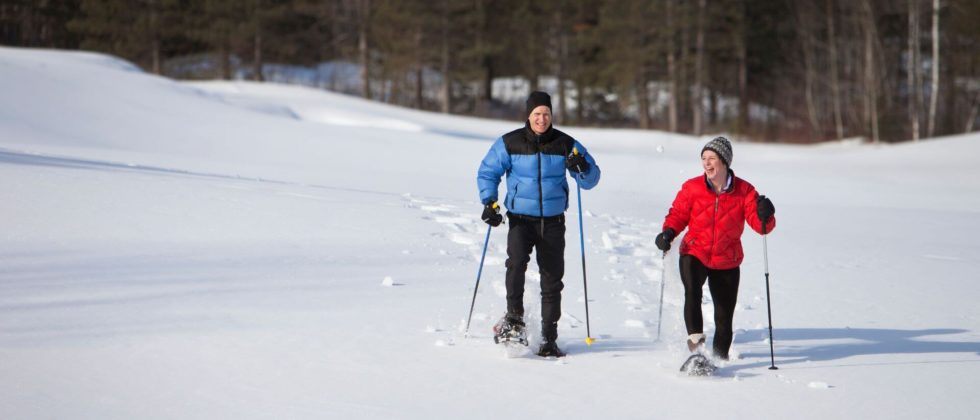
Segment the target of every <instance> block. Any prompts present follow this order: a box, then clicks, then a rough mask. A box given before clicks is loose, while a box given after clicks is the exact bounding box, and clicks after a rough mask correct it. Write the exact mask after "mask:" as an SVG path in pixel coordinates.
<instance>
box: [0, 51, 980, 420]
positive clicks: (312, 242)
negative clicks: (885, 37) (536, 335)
mask: <svg viewBox="0 0 980 420" xmlns="http://www.w3.org/2000/svg"><path fill="white" fill-rule="evenodd" d="M0 92H3V95H2V96H0V203H3V204H2V205H0V413H2V415H0V417H3V418H5V419H6V418H11V419H33V418H93V419H95V418H97V419H113V418H118V419H131V418H208V419H213V418H236V419H238V418H407V419H429V418H463V417H466V418H498V417H499V416H500V415H502V414H505V415H516V416H517V417H519V418H525V417H526V418H587V417H593V418H733V419H758V418H794V419H798V418H804V419H807V418H814V419H817V418H828V417H833V418H849V419H850V418H853V419H859V418H908V419H913V418H914V419H918V418H949V419H956V418H962V419H966V418H973V417H974V416H973V414H972V413H975V412H976V410H977V409H978V408H980V403H978V402H977V401H976V400H974V399H973V398H972V397H971V396H972V394H973V390H974V389H975V386H976V385H977V380H976V379H975V378H976V377H978V374H980V306H978V305H976V304H975V302H974V301H975V299H976V297H977V296H980V283H978V282H977V281H975V279H973V278H972V275H973V273H976V272H977V271H978V269H980V257H978V255H980V243H978V241H977V239H976V237H977V235H978V234H980V218H978V213H980V185H978V184H976V183H972V182H970V180H972V179H976V178H977V177H978V176H980V169H978V166H977V165H976V164H975V163H974V161H975V159H976V156H980V136H978V135H969V136H961V137H952V138H944V139H935V140H930V141H923V142H920V143H918V144H904V145H895V146H868V145H859V144H851V143H840V144H828V145H821V146H810V147H801V146H785V145H758V144H744V143H736V144H735V157H734V162H733V163H734V164H733V167H734V169H735V171H736V172H737V173H738V175H740V176H742V177H744V178H746V179H748V180H749V181H750V182H752V183H753V184H754V185H755V186H756V187H757V188H758V189H759V190H760V191H761V192H763V193H764V194H767V195H768V196H770V197H771V198H772V199H773V201H774V202H775V205H776V208H777V215H778V217H779V227H778V228H777V230H776V232H774V233H773V234H771V235H770V236H769V237H768V243H767V245H768V257H769V271H770V279H771V286H772V311H773V318H774V326H775V332H774V334H775V350H776V364H777V365H778V366H779V367H780V369H779V370H778V371H770V370H768V369H766V368H767V367H769V365H770V362H769V344H768V342H767V341H766V338H767V330H766V324H767V318H766V300H765V297H766V294H765V284H764V268H763V255H762V253H763V249H762V248H763V247H762V239H761V238H760V237H759V236H758V235H755V234H754V233H751V232H747V233H746V234H745V236H744V237H743V243H744V244H745V249H746V260H745V263H744V264H743V266H742V283H741V289H740V295H739V306H738V309H737V312H736V315H735V327H736V329H737V332H736V338H735V345H734V348H733V350H734V352H735V353H736V354H737V355H738V357H737V358H735V359H734V360H732V361H731V362H729V363H728V364H727V365H725V366H723V367H722V368H721V370H720V372H719V375H718V376H717V377H714V378H709V379H691V378H686V377H681V376H679V375H678V374H677V372H676V369H677V367H678V365H679V363H680V362H681V361H682V360H683V358H684V357H685V352H686V350H684V349H683V348H682V347H683V340H684V336H685V333H684V326H683V320H682V317H681V305H682V288H681V285H680V283H679V280H678V275H677V269H676V258H677V256H676V253H675V252H672V253H670V254H668V255H667V257H666V261H661V258H660V256H659V253H658V252H656V249H655V248H654V246H653V236H654V235H656V233H657V232H658V231H659V226H660V224H661V222H662V218H663V215H664V214H665V213H666V210H667V208H668V207H669V204H670V201H671V200H672V199H673V196H674V194H675V193H676V190H677V188H679V186H680V184H681V182H683V180H685V179H687V178H690V177H693V176H696V175H698V174H699V173H700V171H699V162H698V152H699V151H700V148H701V146H702V145H703V144H704V142H705V139H697V138H691V137H687V136H680V135H668V134H664V133H656V132H645V131H633V130H601V129H583V128H575V127H560V128H562V129H564V130H565V131H567V132H569V133H570V134H572V135H573V136H575V137H576V138H578V139H579V140H580V141H582V142H583V143H584V144H586V145H587V146H588V147H589V149H590V151H591V152H592V153H593V154H594V155H595V156H596V159H597V160H598V162H599V165H600V166H601V167H602V169H603V179H602V181H601V182H600V185H599V186H598V187H597V188H596V189H594V190H592V191H588V192H586V193H585V194H583V197H582V199H583V206H584V208H585V209H586V210H587V211H586V214H585V215H584V219H585V232H586V248H587V249H586V258H587V259H588V268H589V272H588V280H589V283H588V285H589V298H590V302H589V311H590V320H589V321H590V326H591V331H592V335H593V336H594V337H596V338H597V339H598V340H597V342H596V343H595V344H594V345H593V346H591V347H588V346H586V345H585V343H584V341H583V339H584V338H585V336H586V333H585V329H586V327H585V312H584V301H583V288H582V277H581V267H580V265H579V259H580V256H579V247H578V233H577V232H578V226H577V217H578V214H577V212H576V211H575V209H574V207H573V208H572V209H571V211H570V212H569V213H568V214H569V216H570V218H569V219H570V221H569V225H568V227H569V229H568V236H567V244H568V245H567V248H566V262H567V265H566V277H565V283H566V289H565V292H564V302H565V305H564V311H565V314H564V316H563V318H562V322H561V323H560V326H559V335H560V337H559V344H561V345H562V346H563V348H564V349H566V350H567V351H568V352H569V353H570V355H569V356H568V357H567V358H565V359H561V360H557V361H556V360H548V359H539V358H537V357H534V356H527V357H521V358H514V359H508V358H506V357H504V355H503V354H502V351H501V350H500V349H499V348H497V347H495V346H494V345H493V344H492V340H491V339H490V334H489V328H490V325H491V324H492V323H493V321H495V320H496V318H497V317H499V316H500V315H501V314H502V312H503V310H504V298H503V293H504V292H503V272H504V267H503V261H504V259H505V257H506V253H505V238H506V233H505V229H495V230H493V231H492V232H491V236H490V247H489V251H488V254H487V262H486V267H485V269H484V274H483V278H482V281H481V285H480V289H479V293H478V296H477V300H476V310H475V313H474V319H473V324H472V326H471V331H470V336H469V337H468V338H467V337H464V336H463V334H462V331H461V327H462V325H463V324H464V323H465V318H466V315H467V311H468V309H469V303H470V298H471V297H472V293H473V287H474V282H475V278H476V270H477V264H478V262H479V258H480V251H481V248H482V245H483V239H484V237H485V235H486V232H487V230H486V229H487V228H486V225H484V224H482V223H481V222H480V221H479V219H478V216H479V211H480V205H479V203H478V202H477V192H476V185H475V172H476V169H477V166H478V163H479V160H480V159H481V158H482V157H483V155H484V153H486V150H487V148H489V146H490V144H491V142H492V141H493V140H494V138H495V137H496V136H499V135H500V134H502V133H504V132H506V131H509V130H511V129H513V128H516V127H518V126H519V125H520V124H521V123H520V122H516V121H490V120H482V119H474V118H462V117H454V116H446V115H438V114H431V113H422V112H418V111H413V110H405V109H399V108H393V107H388V106H385V105H382V104H377V103H371V102H367V101H363V100H360V99H356V98H351V97H347V96H342V95H336V94H330V93H327V92H322V91H317V90H311V89H306V88H298V87H289V86H281V85H275V84H253V83H244V82H234V83H231V82H207V83H178V82H174V81H171V80H168V79H163V78H159V77H154V76H151V75H146V74H144V73H142V72H140V71H138V70H136V69H134V68H133V66H131V65H129V64H127V63H125V62H122V61H120V60H118V59H114V58H111V57H107V56H103V55H97V54H89V53H77V52H57V51H39V50H25V49H10V48H0ZM573 199H574V198H573ZM531 271H532V273H529V281H528V289H529V290H528V293H527V301H526V303H527V307H528V313H529V314H534V313H535V312H536V311H537V308H538V304H537V302H536V299H535V298H534V297H535V296H536V294H537V290H536V287H537V283H536V280H537V277H536V274H534V273H533V271H534V270H533V269H532V270H531ZM662 273H666V278H665V280H666V284H664V286H665V290H666V293H665V297H664V308H663V313H664V318H663V320H662V336H661V340H659V341H657V340H656V338H657V325H658V311H657V309H658V302H659V297H660V296H659V293H660V286H661V280H663V279H664V278H663V275H662ZM704 308H705V318H706V319H710V316H711V305H710V302H705V306H704ZM534 321H535V320H532V322H534ZM706 324H707V326H708V328H709V335H710V325H711V323H710V322H708V323H706ZM502 407H507V408H506V409H504V408H502Z"/></svg>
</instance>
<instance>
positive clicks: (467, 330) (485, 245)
mask: <svg viewBox="0 0 980 420" xmlns="http://www.w3.org/2000/svg"><path fill="white" fill-rule="evenodd" d="M495 205H496V204H495ZM491 230H493V226H487V238H486V239H484V240H483V256H482V257H480V268H479V269H478V270H477V271H476V286H474V287H473V300H472V301H470V315H469V316H467V317H466V330H465V331H464V332H463V337H466V336H468V335H469V333H470V320H471V319H473V306H474V305H476V291H477V290H479V289H480V275H482V274H483V260H485V259H486V258H487V245H488V244H490V231H491Z"/></svg>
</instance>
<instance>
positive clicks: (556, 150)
mask: <svg viewBox="0 0 980 420" xmlns="http://www.w3.org/2000/svg"><path fill="white" fill-rule="evenodd" d="M536 137H537V136H535V135H534V134H532V133H531V130H530V129H529V128H527V127H526V126H525V127H524V128H518V129H516V130H514V131H511V132H509V133H507V134H504V135H503V139H504V146H506V148H507V153H509V154H511V155H533V154H536V153H538V152H539V151H540V152H541V153H544V154H546V155H561V156H567V155H569V154H571V153H572V147H574V146H575V140H574V139H572V138H571V137H570V136H569V135H568V134H565V133H563V132H561V131H559V130H556V129H555V128H553V127H552V128H551V130H548V132H547V133H545V134H543V135H542V136H540V139H541V140H540V141H541V145H540V148H539V147H538V144H537V143H538V139H537V138H536Z"/></svg>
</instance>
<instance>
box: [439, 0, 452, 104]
mask: <svg viewBox="0 0 980 420" xmlns="http://www.w3.org/2000/svg"><path fill="white" fill-rule="evenodd" d="M441 35H442V65H441V66H440V70H441V71H442V89H441V91H442V108H441V111H442V113H443V114H448V113H449V110H450V109H451V104H450V100H451V95H452V82H451V80H450V77H449V0H443V1H442V34H441Z"/></svg>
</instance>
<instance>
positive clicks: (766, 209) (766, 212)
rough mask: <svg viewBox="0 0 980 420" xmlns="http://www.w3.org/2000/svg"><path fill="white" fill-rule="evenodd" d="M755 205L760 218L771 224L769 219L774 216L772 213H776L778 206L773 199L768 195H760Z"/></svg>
mask: <svg viewBox="0 0 980 420" xmlns="http://www.w3.org/2000/svg"><path fill="white" fill-rule="evenodd" d="M755 205H756V209H755V212H756V214H758V215H759V220H762V222H763V223H765V224H769V219H771V218H772V215H774V214H776V207H774V206H773V205H772V201H770V200H769V199H768V198H766V196H764V195H760V196H759V197H758V198H756V199H755Z"/></svg>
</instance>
